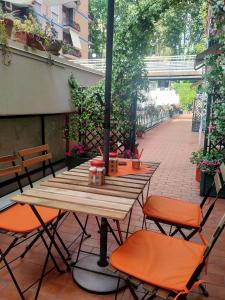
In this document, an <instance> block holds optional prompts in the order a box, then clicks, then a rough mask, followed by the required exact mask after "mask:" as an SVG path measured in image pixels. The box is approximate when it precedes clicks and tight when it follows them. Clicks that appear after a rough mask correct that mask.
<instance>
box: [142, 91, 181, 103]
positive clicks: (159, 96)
mask: <svg viewBox="0 0 225 300" xmlns="http://www.w3.org/2000/svg"><path fill="white" fill-rule="evenodd" d="M147 97H148V98H149V102H150V103H155V105H167V104H179V103H180V99H179V96H178V95H177V94H176V92H175V90H160V89H159V88H157V89H155V90H152V91H150V92H149V93H148V95H147Z"/></svg>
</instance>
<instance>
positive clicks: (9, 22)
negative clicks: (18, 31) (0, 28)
mask: <svg viewBox="0 0 225 300" xmlns="http://www.w3.org/2000/svg"><path fill="white" fill-rule="evenodd" d="M3 22H4V25H5V30H6V33H7V35H8V37H9V38H10V37H11V35H12V29H13V20H11V19H7V18H6V19H4V20H3Z"/></svg>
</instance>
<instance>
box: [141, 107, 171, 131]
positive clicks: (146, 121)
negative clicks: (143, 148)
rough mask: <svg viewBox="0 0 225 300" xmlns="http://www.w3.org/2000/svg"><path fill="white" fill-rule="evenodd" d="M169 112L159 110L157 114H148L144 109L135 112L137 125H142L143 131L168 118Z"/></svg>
mask: <svg viewBox="0 0 225 300" xmlns="http://www.w3.org/2000/svg"><path fill="white" fill-rule="evenodd" d="M169 118H170V114H169V112H168V111H164V110H161V111H160V112H159V113H158V114H153V113H152V114H149V113H146V112H144V111H139V112H137V125H142V126H144V128H145V131H147V130H149V129H151V128H153V127H155V126H156V125H158V124H160V123H162V122H164V121H166V120H168V119H169Z"/></svg>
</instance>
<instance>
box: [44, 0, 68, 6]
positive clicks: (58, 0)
mask: <svg viewBox="0 0 225 300" xmlns="http://www.w3.org/2000/svg"><path fill="white" fill-rule="evenodd" d="M42 2H43V3H44V4H46V5H48V6H54V5H60V4H64V3H68V2H74V1H68V0H42Z"/></svg>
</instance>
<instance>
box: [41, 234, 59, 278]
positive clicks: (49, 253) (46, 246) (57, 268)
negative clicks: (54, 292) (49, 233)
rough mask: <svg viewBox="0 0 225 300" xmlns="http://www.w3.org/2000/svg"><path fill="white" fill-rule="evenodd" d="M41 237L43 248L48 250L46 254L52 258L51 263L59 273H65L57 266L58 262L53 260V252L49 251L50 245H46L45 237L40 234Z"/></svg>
mask: <svg viewBox="0 0 225 300" xmlns="http://www.w3.org/2000/svg"><path fill="white" fill-rule="evenodd" d="M41 239H42V241H43V244H44V245H45V248H46V249H47V251H48V256H49V255H50V257H51V259H52V261H53V264H54V265H55V268H56V270H57V271H58V272H59V273H61V274H63V273H65V272H64V271H63V270H61V269H60V268H59V266H58V264H57V262H56V260H55V257H54V256H53V254H52V253H51V249H50V247H48V245H47V242H46V241H45V239H44V237H43V236H42V235H41ZM51 245H52V244H51Z"/></svg>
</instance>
